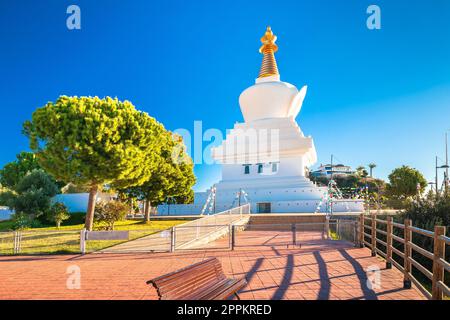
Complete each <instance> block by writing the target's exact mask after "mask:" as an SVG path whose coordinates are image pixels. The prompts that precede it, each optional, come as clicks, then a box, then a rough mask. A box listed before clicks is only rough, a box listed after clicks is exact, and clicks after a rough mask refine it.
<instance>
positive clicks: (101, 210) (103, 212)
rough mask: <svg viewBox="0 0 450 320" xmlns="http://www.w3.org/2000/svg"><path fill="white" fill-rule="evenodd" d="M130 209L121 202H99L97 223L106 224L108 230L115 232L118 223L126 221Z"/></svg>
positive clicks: (96, 215)
mask: <svg viewBox="0 0 450 320" xmlns="http://www.w3.org/2000/svg"><path fill="white" fill-rule="evenodd" d="M129 210H130V208H129V206H128V205H126V204H125V203H123V202H120V201H108V202H99V203H97V204H96V206H95V216H94V219H95V222H96V223H99V224H104V225H105V228H104V229H106V230H114V224H115V223H116V222H117V221H121V220H123V219H125V217H126V215H127V213H128V212H129Z"/></svg>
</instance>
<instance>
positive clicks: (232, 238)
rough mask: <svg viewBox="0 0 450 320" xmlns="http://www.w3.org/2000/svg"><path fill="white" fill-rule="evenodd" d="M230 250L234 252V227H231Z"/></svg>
mask: <svg viewBox="0 0 450 320" xmlns="http://www.w3.org/2000/svg"><path fill="white" fill-rule="evenodd" d="M230 237H231V250H234V247H235V245H236V226H235V225H231V235H230Z"/></svg>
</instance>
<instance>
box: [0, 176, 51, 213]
mask: <svg viewBox="0 0 450 320" xmlns="http://www.w3.org/2000/svg"><path fill="white" fill-rule="evenodd" d="M57 193H58V187H57V185H56V184H55V181H54V179H53V178H52V177H51V176H49V175H48V174H47V173H46V172H44V171H43V170H41V169H38V170H33V171H31V172H30V173H28V174H27V175H26V176H24V177H23V178H22V179H21V180H20V181H19V182H18V183H17V184H16V185H15V190H14V192H11V191H8V192H4V193H2V194H1V195H0V202H1V203H2V204H3V205H6V206H8V207H10V208H12V209H14V210H15V212H16V213H17V214H24V215H27V216H28V217H29V218H30V219H33V218H37V217H40V216H42V215H43V214H44V213H45V212H46V211H47V210H48V209H49V208H50V205H51V198H52V197H53V196H55V195H56V194H57Z"/></svg>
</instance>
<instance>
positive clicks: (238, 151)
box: [158, 27, 363, 214]
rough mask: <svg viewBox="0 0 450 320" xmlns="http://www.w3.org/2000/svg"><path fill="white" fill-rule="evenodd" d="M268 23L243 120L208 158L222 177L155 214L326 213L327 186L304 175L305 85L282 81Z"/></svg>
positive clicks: (310, 158)
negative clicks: (244, 207)
mask: <svg viewBox="0 0 450 320" xmlns="http://www.w3.org/2000/svg"><path fill="white" fill-rule="evenodd" d="M275 41H276V36H275V35H274V34H273V33H272V31H271V29H270V27H268V28H267V30H266V33H265V34H264V36H263V37H262V38H261V42H262V46H261V48H260V53H262V54H263V61H262V66H261V69H260V72H259V76H258V78H257V79H256V83H255V84H254V85H253V86H251V87H249V88H247V89H246V90H244V91H243V92H242V93H241V95H240V97H239V104H240V107H241V111H242V115H243V117H244V121H245V122H244V123H236V124H235V125H234V128H233V129H232V130H230V131H229V133H228V134H227V136H226V139H225V140H224V141H223V143H222V145H221V146H219V147H217V148H214V149H212V157H213V159H215V160H216V161H217V162H219V163H221V164H222V180H221V181H219V182H218V183H217V184H215V185H214V186H212V187H211V189H210V190H209V191H208V192H205V193H196V194H195V201H194V204H192V205H171V206H170V208H168V206H159V207H158V212H159V214H167V213H168V211H170V212H169V214H192V213H202V211H203V213H209V212H210V211H211V209H213V211H215V212H219V211H223V210H226V209H229V208H231V207H234V206H237V205H238V204H243V203H246V202H250V203H251V210H252V212H253V213H294V212H295V213H313V212H327V211H329V210H330V206H331V203H330V201H329V199H328V188H327V187H318V186H316V185H315V184H314V183H312V182H311V181H310V180H309V179H308V178H307V176H306V175H307V168H308V167H310V166H311V165H313V164H314V163H315V162H316V161H317V155H316V149H315V146H314V141H313V139H312V137H311V136H307V137H305V135H304V134H303V132H302V130H301V129H300V126H299V125H298V124H297V122H296V120H295V118H296V117H297V115H298V114H299V112H300V109H301V107H302V103H303V99H304V98H305V95H306V91H307V87H306V86H304V87H303V88H302V89H301V90H300V91H299V90H298V89H297V88H296V87H295V86H294V85H292V84H290V83H287V82H283V81H281V80H280V75H279V72H278V68H277V64H276V60H275V56H274V53H275V52H276V51H277V50H278V47H277V45H276V44H275ZM332 206H333V211H334V212H339V211H341V212H342V211H345V212H348V211H354V212H359V211H363V202H362V201H358V200H356V201H354V200H349V201H347V200H344V201H335V202H333V203H332Z"/></svg>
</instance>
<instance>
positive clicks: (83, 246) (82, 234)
mask: <svg viewBox="0 0 450 320" xmlns="http://www.w3.org/2000/svg"><path fill="white" fill-rule="evenodd" d="M86 232H87V231H86V229H84V228H83V229H82V230H81V231H80V252H81V254H86Z"/></svg>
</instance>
